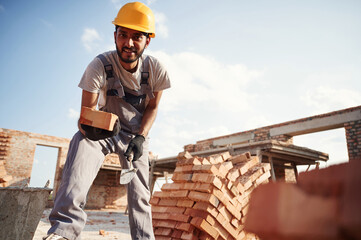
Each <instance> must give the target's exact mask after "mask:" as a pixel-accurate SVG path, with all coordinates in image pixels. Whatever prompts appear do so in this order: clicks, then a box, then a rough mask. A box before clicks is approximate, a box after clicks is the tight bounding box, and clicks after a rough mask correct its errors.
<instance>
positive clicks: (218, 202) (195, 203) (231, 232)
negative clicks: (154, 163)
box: [150, 152, 271, 240]
mask: <svg viewBox="0 0 361 240" xmlns="http://www.w3.org/2000/svg"><path fill="white" fill-rule="evenodd" d="M270 176H271V174H270V165H269V164H268V163H260V162H259V159H258V158H257V157H253V156H251V155H250V154H249V153H245V154H242V155H238V156H233V157H232V156H231V155H230V153H229V152H224V153H221V154H215V155H211V156H208V157H205V158H200V157H197V156H192V155H191V154H190V153H188V152H183V153H180V154H179V155H178V162H177V165H176V169H175V171H174V174H173V177H172V180H173V182H172V183H166V184H164V185H163V186H162V189H161V191H157V192H155V193H154V194H153V196H152V199H151V201H150V203H151V204H152V215H153V227H154V233H155V236H156V239H157V240H163V239H190V240H192V239H225V240H232V239H258V238H257V237H256V236H255V235H254V234H248V233H246V232H245V231H244V230H243V223H244V221H245V216H246V214H247V210H248V202H249V196H250V193H251V192H252V190H253V189H254V188H255V187H257V186H258V185H260V184H262V183H267V182H268V181H269V178H270Z"/></svg>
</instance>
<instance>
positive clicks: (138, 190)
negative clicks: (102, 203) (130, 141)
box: [122, 140, 154, 240]
mask: <svg viewBox="0 0 361 240" xmlns="http://www.w3.org/2000/svg"><path fill="white" fill-rule="evenodd" d="M122 158H123V165H122V166H124V168H129V162H128V161H127V160H124V156H122ZM148 161H149V160H148V140H147V141H145V142H144V145H143V155H142V156H141V157H140V158H139V159H138V160H137V161H134V162H133V167H134V168H138V171H137V173H136V176H135V177H134V178H133V180H132V181H130V183H129V184H128V185H127V197H128V211H129V225H130V233H131V235H132V239H133V240H140V239H142V240H149V239H152V240H153V239H154V233H153V226H152V213H151V206H150V204H149V200H150V190H149V162H148Z"/></svg>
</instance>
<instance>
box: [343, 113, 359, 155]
mask: <svg viewBox="0 0 361 240" xmlns="http://www.w3.org/2000/svg"><path fill="white" fill-rule="evenodd" d="M344 126H345V131H346V140H347V150H348V157H349V160H350V161H351V160H361V120H358V121H352V122H348V123H345V125H344Z"/></svg>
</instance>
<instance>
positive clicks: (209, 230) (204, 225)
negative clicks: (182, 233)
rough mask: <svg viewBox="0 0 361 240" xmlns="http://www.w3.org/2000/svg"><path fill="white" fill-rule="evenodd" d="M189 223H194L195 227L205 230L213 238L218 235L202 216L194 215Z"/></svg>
mask: <svg viewBox="0 0 361 240" xmlns="http://www.w3.org/2000/svg"><path fill="white" fill-rule="evenodd" d="M191 224H192V225H194V226H195V227H196V228H199V229H200V230H203V231H205V232H206V233H208V234H209V235H210V236H212V237H213V238H217V237H218V236H219V233H218V231H217V230H216V229H215V228H214V227H212V226H211V225H210V224H209V223H208V222H207V221H206V220H204V219H202V218H199V217H194V218H193V219H192V220H191Z"/></svg>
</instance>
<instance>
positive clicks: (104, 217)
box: [33, 209, 131, 240]
mask: <svg viewBox="0 0 361 240" xmlns="http://www.w3.org/2000/svg"><path fill="white" fill-rule="evenodd" d="M50 211H51V209H45V211H44V212H43V215H42V217H41V219H40V222H39V225H38V227H37V229H36V232H35V235H34V238H33V240H42V237H44V236H46V233H47V231H48V229H49V228H50V222H49V219H48V217H49V214H50ZM86 213H87V214H88V219H87V223H86V225H85V228H84V230H83V232H82V233H81V238H82V239H86V240H98V239H99V240H100V239H102V240H113V239H119V240H131V237H130V229H129V220H128V215H125V214H124V210H121V211H117V210H111V211H108V210H107V211H103V210H87V211H86ZM101 230H102V231H104V234H103V235H102V234H100V231H101Z"/></svg>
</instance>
